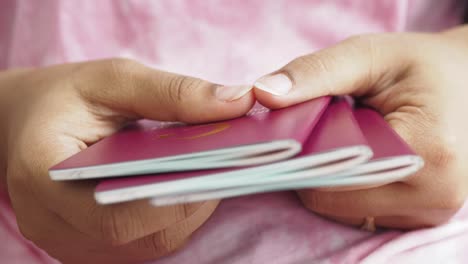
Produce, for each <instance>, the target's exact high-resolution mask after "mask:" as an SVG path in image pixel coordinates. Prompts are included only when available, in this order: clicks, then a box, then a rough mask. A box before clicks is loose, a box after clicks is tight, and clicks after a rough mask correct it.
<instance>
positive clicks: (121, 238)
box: [99, 208, 135, 246]
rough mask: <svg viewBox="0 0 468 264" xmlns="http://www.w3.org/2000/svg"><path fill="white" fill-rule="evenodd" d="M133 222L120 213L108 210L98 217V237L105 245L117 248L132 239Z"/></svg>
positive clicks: (133, 233)
mask: <svg viewBox="0 0 468 264" xmlns="http://www.w3.org/2000/svg"><path fill="white" fill-rule="evenodd" d="M133 226H134V220H133V217H129V215H128V214H125V213H122V211H119V210H115V209H113V208H109V209H107V210H103V212H102V214H101V216H100V230H99V235H100V238H101V240H103V241H104V242H105V243H107V244H110V245H113V246H119V245H123V244H126V243H128V242H129V241H131V240H133V239H134V236H135V232H134V228H133Z"/></svg>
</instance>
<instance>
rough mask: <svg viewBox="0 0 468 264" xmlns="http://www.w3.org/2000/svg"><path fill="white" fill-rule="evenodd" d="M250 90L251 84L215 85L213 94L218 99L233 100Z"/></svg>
mask: <svg viewBox="0 0 468 264" xmlns="http://www.w3.org/2000/svg"><path fill="white" fill-rule="evenodd" d="M250 90H252V85H236V86H217V87H216V89H215V93H214V94H215V96H216V98H218V100H220V101H234V100H237V99H239V98H241V97H242V96H244V95H246V94H247V93H248V92H249V91H250Z"/></svg>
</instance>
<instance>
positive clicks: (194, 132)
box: [156, 123, 231, 140]
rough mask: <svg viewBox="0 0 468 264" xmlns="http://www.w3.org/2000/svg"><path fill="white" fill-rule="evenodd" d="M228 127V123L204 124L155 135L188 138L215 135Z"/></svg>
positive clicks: (162, 137) (158, 136) (163, 137)
mask: <svg viewBox="0 0 468 264" xmlns="http://www.w3.org/2000/svg"><path fill="white" fill-rule="evenodd" d="M230 127H231V125H230V124H229V123H216V124H206V125H199V126H192V127H187V128H184V129H180V130H179V131H177V132H170V133H165V134H159V135H157V136H156V137H157V138H158V139H165V138H175V139H187V140H190V139H197V138H202V137H208V136H211V135H215V134H218V133H221V132H222V131H224V130H226V129H228V128H230Z"/></svg>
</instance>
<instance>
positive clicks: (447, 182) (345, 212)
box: [254, 27, 468, 229]
mask: <svg viewBox="0 0 468 264" xmlns="http://www.w3.org/2000/svg"><path fill="white" fill-rule="evenodd" d="M467 69H468V27H462V28H458V29H454V30H452V31H448V32H443V33H439V34H376V35H364V36H359V37H353V38H351V39H348V40H346V41H343V42H342V43H339V44H337V45H336V46H333V47H331V48H328V49H324V50H321V51H319V52H317V53H314V54H310V55H306V56H303V57H299V58H297V59H295V60H293V61H292V62H290V63H289V64H287V65H286V66H284V67H283V68H282V69H280V70H278V71H276V72H274V73H272V74H269V75H267V76H265V77H262V78H260V79H259V80H258V81H257V82H256V84H255V87H256V88H255V90H254V91H255V95H256V97H257V99H258V100H259V101H260V102H261V103H263V104H264V105H266V106H269V107H271V108H280V107H286V106H289V105H292V104H295V103H299V102H302V101H305V100H309V99H312V98H315V97H319V96H325V95H345V94H351V95H353V96H355V97H357V98H359V99H360V100H361V101H362V102H363V103H365V104H367V105H369V106H371V107H373V108H375V109H377V110H378V111H380V113H381V114H382V115H384V116H385V119H386V120H387V121H388V122H389V124H390V125H391V126H392V127H393V129H395V130H396V131H397V132H398V134H399V135H400V136H401V137H402V138H403V139H405V140H406V141H407V142H408V143H409V144H410V145H411V146H412V148H413V149H414V150H415V151H416V152H417V153H418V154H419V155H421V156H422V157H423V158H424V160H425V163H426V164H425V167H424V168H423V169H422V170H421V171H420V172H418V173H416V174H415V175H412V176H411V177H409V178H407V179H405V180H404V181H401V182H396V183H391V184H386V185H383V186H377V187H376V186H364V187H363V186H360V187H358V188H354V189H327V190H325V191H324V190H301V191H299V196H300V198H301V199H302V202H303V203H304V205H305V206H306V207H307V208H308V209H310V210H312V211H313V212H316V213H318V214H321V215H323V216H326V217H328V218H331V219H335V220H337V221H340V222H344V223H348V224H353V225H361V224H362V223H363V219H364V218H365V217H367V216H370V217H375V223H376V224H377V225H378V226H382V227H392V228H403V229H406V228H419V227H425V226H433V225H437V224H441V223H444V222H445V221H447V220H448V219H449V218H450V217H451V216H452V215H453V214H454V213H455V212H456V211H457V210H458V209H459V208H460V207H461V206H462V205H463V203H464V201H465V198H466V195H467V189H468V168H467V165H468V163H467V162H466V161H465V159H466V157H468V155H467V154H468V143H467V139H468V137H467V135H468V122H466V120H467V119H466V114H467V113H468V104H467V103H466V101H467V100H468V89H467V88H468V87H467V83H468V74H467Z"/></svg>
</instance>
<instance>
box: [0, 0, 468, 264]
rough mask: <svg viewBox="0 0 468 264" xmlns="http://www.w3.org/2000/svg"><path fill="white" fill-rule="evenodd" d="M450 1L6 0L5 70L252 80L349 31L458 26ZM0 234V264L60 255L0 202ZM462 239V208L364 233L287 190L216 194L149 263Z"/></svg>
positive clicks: (454, 256)
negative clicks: (109, 68)
mask: <svg viewBox="0 0 468 264" xmlns="http://www.w3.org/2000/svg"><path fill="white" fill-rule="evenodd" d="M453 4H454V3H453V2H452V1H437V0H429V1H425V0H414V1H409V0H377V1H366V0H344V1H320V0H315V1H305V0H291V1H286V0H284V1H279V0H278V1H248V2H247V1H237V2H234V1H230V2H227V1H226V2H220V1H205V0H193V1H143V0H142V1H136V0H135V1H123V0H122V1H111V0H107V1H105V0H102V1H92V0H88V1H85V0H82V1H59V0H47V1H33V0H29V1H28V0H18V1H15V0H3V1H2V2H1V3H0V69H8V68H13V67H21V66H43V65H49V64H53V63H63V62H70V61H82V60H90V59H98V58H103V57H115V56H125V57H130V58H134V59H136V60H139V61H142V62H144V63H146V64H149V65H152V66H154V67H157V68H159V69H164V70H168V71H173V72H177V73H183V74H188V75H193V76H197V77H202V78H205V79H208V80H210V81H214V82H219V83H225V84H242V83H252V82H253V81H254V80H255V79H256V78H258V77H259V76H261V75H263V74H265V73H268V72H270V71H273V70H276V69H277V68H279V67H281V66H282V65H283V64H285V63H287V62H288V61H289V60H291V59H293V58H295V57H297V56H299V55H302V54H306V53H311V52H313V51H315V50H317V49H319V48H324V47H327V46H329V45H332V44H333V43H336V42H338V41H340V40H342V39H344V38H346V37H348V36H351V35H354V34H360V33H366V32H384V31H405V30H438V29H443V28H447V27H450V26H453V25H455V24H457V23H459V22H460V21H459V17H460V16H459V13H460V12H458V11H461V10H458V11H457V10H456V9H454V8H453ZM0 237H2V238H3V243H1V245H0V260H1V261H2V262H3V261H6V262H7V263H55V261H54V260H52V259H51V258H50V257H48V256H47V255H46V254H45V253H44V252H42V251H41V250H40V249H38V248H37V247H35V246H34V245H33V244H31V243H29V242H26V241H25V239H23V238H22V237H21V235H20V234H19V232H18V229H17V226H16V223H15V219H14V214H13V212H12V210H11V208H10V205H9V203H8V201H7V200H6V199H3V200H0ZM6 241H8V243H6ZM219 245H222V246H219ZM464 245H468V206H465V208H464V209H462V210H461V211H460V212H459V214H458V215H457V216H455V217H454V218H453V220H452V221H451V222H450V223H448V224H446V225H443V226H440V227H437V228H432V229H426V230H419V231H414V232H407V233H402V232H397V231H386V232H382V233H378V234H370V233H366V232H363V231H360V230H357V229H355V228H350V227H346V226H343V225H340V224H336V223H333V222H330V221H327V220H324V219H322V218H320V217H318V216H316V215H314V214H313V213H310V212H308V211H307V210H305V209H304V208H303V207H302V206H301V205H300V202H299V201H298V200H297V198H296V197H295V195H294V194H293V193H292V192H283V193H271V194H262V195H254V196H246V197H239V198H234V199H228V200H225V201H223V202H222V203H221V205H220V206H219V208H218V209H217V210H216V212H215V213H214V215H213V216H212V217H211V218H210V220H208V222H207V223H206V224H205V225H203V226H202V228H201V229H200V230H198V231H197V232H196V233H195V234H194V237H193V239H192V240H191V242H189V244H188V245H187V246H186V247H185V248H184V249H183V250H182V251H180V252H178V253H176V254H174V255H172V256H169V257H167V258H164V259H161V260H159V261H155V262H154V263H158V264H161V263H162V264H172V263H311V262H314V263H315V262H320V263H356V262H362V263H404V262H405V263H408V262H415V263H424V262H444V263H457V262H458V263H466V262H468V251H467V250H466V246H464ZM213 249H216V250H213Z"/></svg>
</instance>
